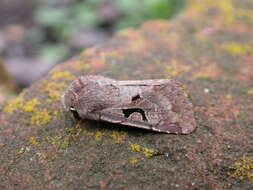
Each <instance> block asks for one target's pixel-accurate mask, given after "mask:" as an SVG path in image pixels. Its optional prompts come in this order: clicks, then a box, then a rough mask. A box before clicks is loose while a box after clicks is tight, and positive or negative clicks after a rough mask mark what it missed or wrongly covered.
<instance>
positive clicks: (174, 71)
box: [166, 66, 178, 77]
mask: <svg viewBox="0 0 253 190" xmlns="http://www.w3.org/2000/svg"><path fill="white" fill-rule="evenodd" d="M166 71H167V72H168V73H169V75H170V76H172V77H176V76H177V75H178V72H177V71H176V70H175V69H174V68H173V67H172V66H167V67H166Z"/></svg>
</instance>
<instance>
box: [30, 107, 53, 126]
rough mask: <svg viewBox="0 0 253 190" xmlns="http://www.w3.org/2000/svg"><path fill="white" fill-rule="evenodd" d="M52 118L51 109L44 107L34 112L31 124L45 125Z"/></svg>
mask: <svg viewBox="0 0 253 190" xmlns="http://www.w3.org/2000/svg"><path fill="white" fill-rule="evenodd" d="M50 120H51V116H50V113H49V111H48V110H47V109H43V110H39V111H36V112H34V114H33V115H32V118H31V124H32V125H37V126H41V125H45V124H47V123H49V121H50Z"/></svg>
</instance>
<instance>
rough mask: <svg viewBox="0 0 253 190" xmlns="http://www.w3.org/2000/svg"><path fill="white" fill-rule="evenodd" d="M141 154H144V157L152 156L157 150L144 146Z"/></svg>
mask: <svg viewBox="0 0 253 190" xmlns="http://www.w3.org/2000/svg"><path fill="white" fill-rule="evenodd" d="M142 152H143V154H144V155H145V156H146V157H152V156H153V155H155V154H156V153H157V150H155V149H149V148H144V149H143V150H142Z"/></svg>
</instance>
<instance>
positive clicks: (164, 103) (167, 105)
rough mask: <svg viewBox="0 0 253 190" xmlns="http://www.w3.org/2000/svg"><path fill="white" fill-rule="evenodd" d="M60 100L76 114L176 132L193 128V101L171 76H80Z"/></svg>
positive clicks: (90, 118) (190, 130) (188, 130)
mask: <svg viewBox="0 0 253 190" xmlns="http://www.w3.org/2000/svg"><path fill="white" fill-rule="evenodd" d="M62 103H63V105H64V108H65V109H66V110H68V111H71V112H72V113H73V115H74V117H75V118H81V119H89V120H99V121H105V122H111V123H117V124H121V125H129V126H133V127H138V128H143V129H147V130H152V131H158V132H165V133H175V134H189V133H191V132H192V131H194V129H195V128H196V122H195V118H194V111H193V105H192V103H191V102H190V100H189V98H188V96H187V94H186V93H185V92H184V89H183V86H182V85H181V84H180V83H179V82H176V81H175V80H173V79H155V80H122V81H117V80H114V79H111V78H107V77H103V76H99V75H90V76H81V77H79V78H78V79H77V80H75V81H73V82H72V83H71V84H70V86H69V87H68V88H67V89H66V90H65V93H64V94H63V96H62Z"/></svg>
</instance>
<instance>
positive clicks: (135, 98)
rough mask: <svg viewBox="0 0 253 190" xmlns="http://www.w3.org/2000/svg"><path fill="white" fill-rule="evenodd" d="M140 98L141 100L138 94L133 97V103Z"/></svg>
mask: <svg viewBox="0 0 253 190" xmlns="http://www.w3.org/2000/svg"><path fill="white" fill-rule="evenodd" d="M140 98H141V97H140V95H139V94H137V95H135V96H133V97H132V101H135V100H138V99H140Z"/></svg>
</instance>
